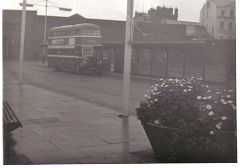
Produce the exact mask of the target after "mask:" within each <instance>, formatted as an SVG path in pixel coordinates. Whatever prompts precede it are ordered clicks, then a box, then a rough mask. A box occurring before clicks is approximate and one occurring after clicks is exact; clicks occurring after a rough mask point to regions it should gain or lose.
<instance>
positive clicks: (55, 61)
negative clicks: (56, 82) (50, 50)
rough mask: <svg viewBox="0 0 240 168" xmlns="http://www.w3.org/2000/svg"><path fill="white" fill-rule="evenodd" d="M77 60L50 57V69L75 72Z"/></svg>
mask: <svg viewBox="0 0 240 168" xmlns="http://www.w3.org/2000/svg"><path fill="white" fill-rule="evenodd" d="M75 63H76V58H72V57H71V58H66V57H62V58H61V57H48V67H49V68H54V69H59V70H65V71H73V70H74V69H75Z"/></svg>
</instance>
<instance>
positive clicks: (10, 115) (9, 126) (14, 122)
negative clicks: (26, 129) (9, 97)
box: [3, 101, 22, 132]
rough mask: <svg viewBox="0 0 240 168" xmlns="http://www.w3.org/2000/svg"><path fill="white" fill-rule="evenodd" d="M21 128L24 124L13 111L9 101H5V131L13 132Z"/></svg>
mask: <svg viewBox="0 0 240 168" xmlns="http://www.w3.org/2000/svg"><path fill="white" fill-rule="evenodd" d="M19 127H22V123H21V122H20V120H19V119H18V118H17V116H16V114H15V113H14V111H13V109H12V108H11V106H10V105H9V103H8V102H7V101H3V128H4V131H7V132H11V131H13V130H15V129H17V128H19Z"/></svg>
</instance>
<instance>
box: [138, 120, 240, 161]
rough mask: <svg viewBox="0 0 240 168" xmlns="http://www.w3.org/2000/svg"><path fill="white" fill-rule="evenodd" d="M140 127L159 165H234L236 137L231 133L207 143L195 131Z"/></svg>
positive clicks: (151, 126)
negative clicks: (142, 128)
mask: <svg viewBox="0 0 240 168" xmlns="http://www.w3.org/2000/svg"><path fill="white" fill-rule="evenodd" d="M142 125H143V127H144V130H145V132H146V134H147V137H148V139H149V141H150V143H151V146H152V148H153V151H154V153H155V155H156V157H157V158H158V159H159V161H160V162H163V163H225V162H231V163H235V162H237V151H236V150H237V145H236V136H235V135H234V134H233V133H221V135H222V136H221V138H219V137H218V138H215V139H212V140H211V141H209V142H208V141H206V139H205V138H203V137H202V136H200V135H199V134H198V133H197V132H190V131H186V130H182V129H176V128H169V127H163V126H156V125H154V124H150V123H143V124H142ZM201 139H202V141H201ZM213 142H214V143H213Z"/></svg>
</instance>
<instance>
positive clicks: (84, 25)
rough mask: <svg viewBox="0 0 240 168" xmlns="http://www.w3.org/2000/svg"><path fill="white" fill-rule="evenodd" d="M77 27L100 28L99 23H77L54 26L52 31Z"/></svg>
mask: <svg viewBox="0 0 240 168" xmlns="http://www.w3.org/2000/svg"><path fill="white" fill-rule="evenodd" d="M75 28H82V29H89V28H90V29H100V27H99V26H98V25H95V24H92V23H81V24H76V25H65V26H58V27H52V28H51V29H50V31H53V30H63V29H65V30H66V29H75Z"/></svg>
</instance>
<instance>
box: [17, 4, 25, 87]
mask: <svg viewBox="0 0 240 168" xmlns="http://www.w3.org/2000/svg"><path fill="white" fill-rule="evenodd" d="M26 4H27V3H26V0H23V5H22V6H23V8H22V22H21V41H20V56H19V79H18V82H19V84H22V73H23V54H24V37H25V22H26Z"/></svg>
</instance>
